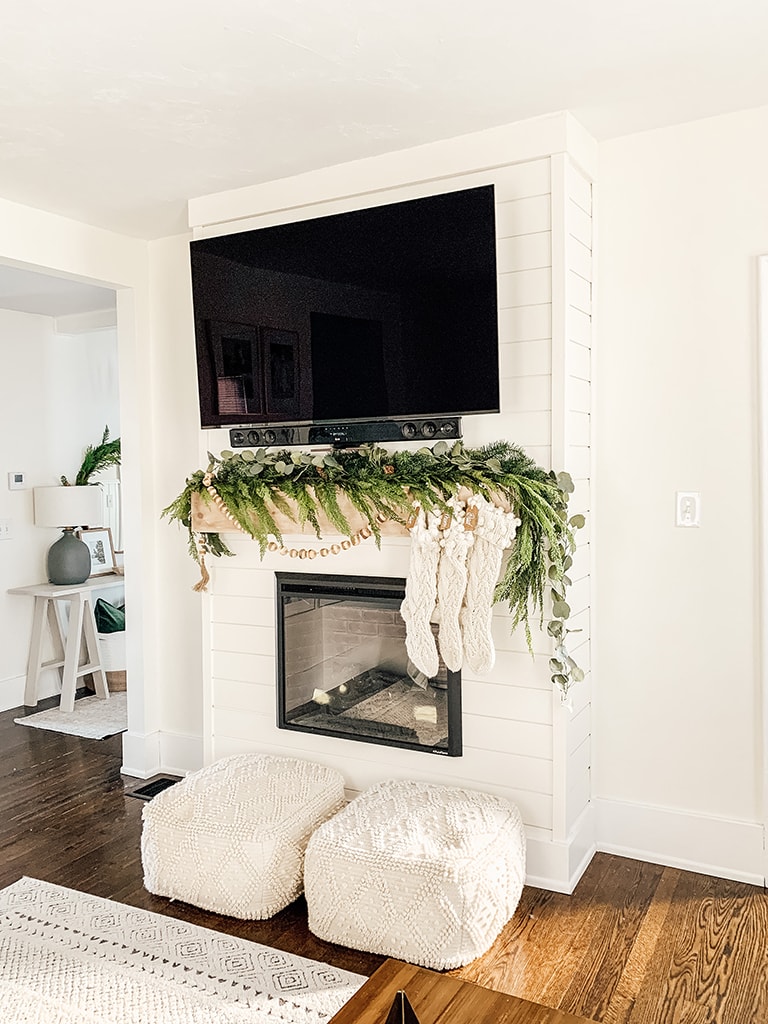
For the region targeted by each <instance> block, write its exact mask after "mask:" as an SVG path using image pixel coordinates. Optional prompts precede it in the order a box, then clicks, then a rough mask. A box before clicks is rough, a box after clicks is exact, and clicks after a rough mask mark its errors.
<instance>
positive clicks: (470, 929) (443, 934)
mask: <svg viewBox="0 0 768 1024" xmlns="http://www.w3.org/2000/svg"><path fill="white" fill-rule="evenodd" d="M524 876H525V836H524V833H523V826H522V822H521V820H520V814H519V812H518V810H517V808H516V807H515V806H513V805H512V804H510V803H508V802H507V801H506V800H503V799H501V798H500V797H496V796H491V795H489V794H487V793H476V792H472V791H470V790H465V789H455V788H451V787H447V786H437V785H431V784H429V783H422V782H396V781H388V782H381V783H379V784H378V785H376V786H374V787H373V788H372V789H369V790H367V791H366V792H365V793H362V794H361V795H360V796H359V797H357V798H356V799H355V800H353V801H352V802H351V803H350V804H348V805H347V806H346V807H345V808H344V809H343V810H342V811H340V812H339V813H338V814H337V815H336V816H335V817H334V818H331V819H330V820H329V821H327V822H326V823H325V824H324V825H321V826H320V828H319V829H318V830H317V831H316V832H315V833H314V835H313V836H312V838H311V839H310V841H309V845H308V847H307V853H306V857H305V862H304V889H305V894H306V898H307V907H308V911H309V928H310V930H311V931H312V932H313V933H314V934H315V935H317V936H318V937H319V938H321V939H326V940H327V941H329V942H337V943H339V944H340V945H343V946H351V947H352V948H353V949H362V950H366V951H368V952H370V953H380V954H382V955H383V956H391V957H395V958H396V959H398V960H408V961H409V962H411V963H414V964H421V965H422V966H423V967H432V968H435V969H437V970H447V969H449V968H452V967H460V966H461V965H462V964H467V963H469V962H470V960H474V959H475V957H478V956H480V955H481V954H482V953H484V952H486V950H487V949H489V947H490V946H491V945H492V943H493V941H494V939H495V938H496V936H497V935H498V934H499V932H500V931H501V929H502V928H503V927H504V925H505V924H506V922H507V921H508V920H509V919H510V917H511V916H512V914H513V913H514V911H515V908H516V906H517V904H518V901H519V899H520V893H521V892H522V888H523V879H524Z"/></svg>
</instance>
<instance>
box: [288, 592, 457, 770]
mask: <svg viewBox="0 0 768 1024" xmlns="http://www.w3.org/2000/svg"><path fill="white" fill-rule="evenodd" d="M405 582H406V581H405V580H404V579H402V578H399V577H384V576H341V575H335V574H332V573H327V574H323V573H301V572H276V573H275V606H276V613H277V621H276V626H277V628H276V638H277V642H276V647H277V671H276V684H277V702H276V703H277V727H278V729H288V730H292V731H294V732H301V733H304V734H305V735H315V736H318V735H319V736H330V737H332V738H334V739H343V740H353V741H355V742H358V743H375V744H376V745H377V746H387V747H400V748H402V749H405V750H420V751H424V752H426V753H431V754H440V755H441V756H443V757H461V756H462V753H463V742H462V726H461V717H462V715H461V672H452V671H451V670H450V669H448V670H447V687H446V697H447V706H446V712H447V718H448V743H447V746H445V747H433V746H430V745H428V744H420V743H414V742H412V741H407V740H398V739H396V738H393V737H388V738H387V739H386V740H385V739H381V738H379V737H374V736H365V735H354V734H353V733H352V732H351V731H350V732H349V733H344V732H339V731H337V730H333V729H323V728H322V727H321V726H317V725H312V726H311V727H310V726H306V725H301V724H298V723H296V722H292V721H290V720H289V718H288V708H287V707H286V692H285V691H286V686H285V683H286V680H285V630H284V621H285V614H284V605H283V597H284V596H295V597H300V596H301V597H312V596H315V597H328V596H336V595H338V596H339V597H342V598H343V599H344V600H350V601H355V600H357V601H361V602H363V601H365V600H366V599H367V598H370V597H374V598H378V599H379V600H380V601H381V602H386V603H387V604H391V605H392V607H394V608H398V609H399V607H400V604H401V603H402V600H403V597H404V594H405ZM363 588H364V590H365V593H361V590H362V589H363Z"/></svg>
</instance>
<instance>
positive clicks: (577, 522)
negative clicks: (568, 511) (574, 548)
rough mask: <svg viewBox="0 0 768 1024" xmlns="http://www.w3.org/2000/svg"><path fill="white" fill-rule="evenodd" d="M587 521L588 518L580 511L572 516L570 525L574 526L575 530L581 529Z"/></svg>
mask: <svg viewBox="0 0 768 1024" xmlns="http://www.w3.org/2000/svg"><path fill="white" fill-rule="evenodd" d="M586 521H587V520H586V519H585V518H584V516H583V515H582V514H581V513H580V512H578V513H577V514H576V515H575V516H571V518H570V519H569V520H568V525H569V526H572V527H573V528H574V530H580V529H582V527H583V526H584V524H585V523H586Z"/></svg>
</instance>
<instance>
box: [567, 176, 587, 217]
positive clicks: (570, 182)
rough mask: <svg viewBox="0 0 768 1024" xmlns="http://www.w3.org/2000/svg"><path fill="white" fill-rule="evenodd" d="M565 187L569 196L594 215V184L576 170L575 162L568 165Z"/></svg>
mask: <svg viewBox="0 0 768 1024" xmlns="http://www.w3.org/2000/svg"><path fill="white" fill-rule="evenodd" d="M565 187H566V192H567V195H568V198H569V199H570V200H571V201H572V202H574V203H575V204H576V206H578V207H579V208H580V209H581V210H583V211H584V212H585V213H587V214H589V215H590V216H591V215H592V185H591V183H590V182H589V181H587V179H586V178H585V177H584V176H583V175H582V174H581V173H580V172H579V171H577V170H576V168H575V167H574V166H573V164H570V165H569V167H568V172H567V174H566V176H565Z"/></svg>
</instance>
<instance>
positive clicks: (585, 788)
mask: <svg viewBox="0 0 768 1024" xmlns="http://www.w3.org/2000/svg"><path fill="white" fill-rule="evenodd" d="M568 778H569V781H571V783H572V784H571V786H570V788H569V789H568V795H567V798H566V800H567V806H566V816H565V827H566V832H570V831H571V829H572V828H573V827H574V826H575V824H576V822H577V821H578V820H579V818H580V817H581V815H582V814H583V813H584V811H585V810H586V809H587V806H588V804H589V801H590V799H591V793H592V772H591V770H590V769H589V768H586V769H584V770H583V771H579V770H578V769H577V768H576V767H575V766H573V765H569V766H568Z"/></svg>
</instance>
